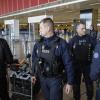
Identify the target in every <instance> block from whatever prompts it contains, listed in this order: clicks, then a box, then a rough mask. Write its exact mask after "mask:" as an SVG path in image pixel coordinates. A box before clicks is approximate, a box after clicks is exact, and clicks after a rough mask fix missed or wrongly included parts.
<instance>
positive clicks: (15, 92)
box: [10, 63, 34, 100]
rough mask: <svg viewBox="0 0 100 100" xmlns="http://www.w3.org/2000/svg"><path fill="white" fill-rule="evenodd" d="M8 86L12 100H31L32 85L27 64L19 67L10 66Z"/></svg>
mask: <svg viewBox="0 0 100 100" xmlns="http://www.w3.org/2000/svg"><path fill="white" fill-rule="evenodd" d="M10 84H11V88H10V92H11V95H12V96H11V98H12V100H17V99H18V100H33V97H32V96H34V94H33V92H32V91H33V84H32V82H31V74H30V71H29V65H28V64H27V63H24V64H23V65H21V66H20V67H18V66H16V65H12V67H11V69H10Z"/></svg>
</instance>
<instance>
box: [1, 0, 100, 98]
mask: <svg viewBox="0 0 100 100" xmlns="http://www.w3.org/2000/svg"><path fill="white" fill-rule="evenodd" d="M48 17H49V18H51V19H52V20H53V21H54V31H55V33H56V34H57V35H58V36H59V37H61V38H63V39H65V40H66V41H67V42H69V41H70V39H71V38H72V37H73V36H75V35H76V30H75V26H76V23H77V22H80V21H83V22H85V24H86V31H87V33H88V34H89V32H90V30H91V28H92V29H93V31H95V32H96V33H97V40H100V0H0V38H4V39H5V40H6V41H7V42H8V44H9V47H10V49H11V51H12V54H13V58H14V62H15V65H13V67H11V68H8V76H7V77H8V87H9V95H10V97H11V98H12V100H44V97H43V94H42V92H41V88H40V84H37V86H34V85H33V84H32V82H31V75H30V73H31V70H32V61H31V57H32V56H31V54H32V50H33V47H34V44H35V42H36V40H37V39H39V38H40V35H39V22H40V21H41V20H42V19H44V18H48ZM0 84H2V83H0ZM94 85H96V84H95V82H94ZM95 87H96V86H95ZM34 89H35V94H36V98H35V97H34V93H33V91H34ZM94 91H95V88H94ZM63 100H74V99H73V94H72V92H71V93H70V94H69V95H66V94H65V93H63ZM81 100H87V99H86V88H85V84H84V80H83V79H82V84H81ZM94 100H95V92H94Z"/></svg>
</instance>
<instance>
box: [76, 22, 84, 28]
mask: <svg viewBox="0 0 100 100" xmlns="http://www.w3.org/2000/svg"><path fill="white" fill-rule="evenodd" d="M80 24H82V25H86V24H85V23H84V22H83V21H81V22H78V23H76V27H75V28H76V29H77V28H78V26H79V25H80Z"/></svg>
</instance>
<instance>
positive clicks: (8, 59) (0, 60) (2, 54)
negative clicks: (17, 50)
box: [0, 38, 13, 72]
mask: <svg viewBox="0 0 100 100" xmlns="http://www.w3.org/2000/svg"><path fill="white" fill-rule="evenodd" d="M12 62H13V55H12V53H11V50H10V48H9V45H8V43H7V41H6V40H4V39H2V38H0V72H1V71H2V72H3V71H5V70H6V67H7V64H11V63H12Z"/></svg>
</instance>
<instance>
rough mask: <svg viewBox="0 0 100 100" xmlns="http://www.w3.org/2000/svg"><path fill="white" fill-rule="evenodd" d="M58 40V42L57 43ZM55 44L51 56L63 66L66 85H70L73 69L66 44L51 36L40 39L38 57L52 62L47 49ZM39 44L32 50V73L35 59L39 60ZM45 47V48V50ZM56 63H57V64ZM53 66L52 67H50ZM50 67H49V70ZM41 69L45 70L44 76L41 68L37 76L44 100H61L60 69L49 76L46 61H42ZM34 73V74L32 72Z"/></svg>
mask: <svg viewBox="0 0 100 100" xmlns="http://www.w3.org/2000/svg"><path fill="white" fill-rule="evenodd" d="M58 39H59V41H58ZM55 42H57V44H56V46H54V47H53V48H54V49H53V50H52V53H53V55H54V56H55V57H56V58H55V60H56V59H59V62H60V63H61V64H62V65H64V69H65V71H66V72H67V73H66V76H67V83H68V84H70V85H71V84H72V83H73V69H72V60H71V58H70V55H69V50H68V44H67V43H66V41H65V40H63V39H61V38H59V37H57V36H56V35H53V36H52V37H50V38H42V43H43V44H42V50H41V53H40V55H42V56H46V55H47V59H49V58H50V59H49V60H52V59H53V58H52V59H51V55H52V54H51V55H50V54H49V53H50V51H49V48H50V47H51V45H55ZM40 44H41V42H37V43H36V44H35V46H34V49H33V55H32V63H33V71H34V69H35V67H36V66H35V65H34V62H35V59H36V58H39V57H38V52H39V48H40V46H41V45H40ZM45 47H46V48H45ZM59 62H58V63H59ZM51 65H52V64H51ZM52 66H53V65H52ZM52 66H51V67H50V68H51V69H53V68H52ZM41 67H42V68H44V69H47V72H46V74H45V73H44V71H43V70H42V68H41V69H40V73H38V74H39V78H40V83H41V88H42V91H43V94H44V97H45V100H62V94H63V87H62V79H63V78H62V77H63V75H62V73H61V70H59V69H60V67H61V66H60V67H58V66H56V67H58V68H57V70H59V71H58V72H57V73H56V71H54V72H52V74H50V73H49V72H48V69H49V68H48V63H46V59H45V60H44V62H43V64H42V66H41ZM33 73H36V72H33Z"/></svg>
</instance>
